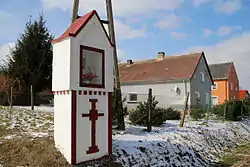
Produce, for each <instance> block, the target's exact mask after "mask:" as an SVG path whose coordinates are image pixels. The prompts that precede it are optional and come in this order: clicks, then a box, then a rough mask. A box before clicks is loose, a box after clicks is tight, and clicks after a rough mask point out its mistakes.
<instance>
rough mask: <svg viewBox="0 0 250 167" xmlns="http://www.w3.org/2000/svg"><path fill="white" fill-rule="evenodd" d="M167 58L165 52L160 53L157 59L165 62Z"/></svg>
mask: <svg viewBox="0 0 250 167" xmlns="http://www.w3.org/2000/svg"><path fill="white" fill-rule="evenodd" d="M164 57H165V52H158V55H157V59H158V60H163V59H164Z"/></svg>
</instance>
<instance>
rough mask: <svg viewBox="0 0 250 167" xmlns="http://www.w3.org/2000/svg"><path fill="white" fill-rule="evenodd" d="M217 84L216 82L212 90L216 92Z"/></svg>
mask: <svg viewBox="0 0 250 167" xmlns="http://www.w3.org/2000/svg"><path fill="white" fill-rule="evenodd" d="M217 86H218V85H217V83H216V82H215V83H214V84H213V85H212V90H216V89H217Z"/></svg>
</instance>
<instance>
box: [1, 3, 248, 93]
mask: <svg viewBox="0 0 250 167" xmlns="http://www.w3.org/2000/svg"><path fill="white" fill-rule="evenodd" d="M72 1H73V0H8V1H3V2H2V3H1V5H0V22H1V24H0V57H1V58H2V59H4V57H5V55H6V54H8V50H9V46H13V43H15V41H16V39H17V38H18V35H19V34H20V33H21V32H22V31H23V28H24V24H25V22H26V21H27V20H28V19H29V18H30V16H32V18H37V17H38V15H39V13H41V12H42V11H43V13H44V16H45V19H46V20H47V26H48V28H49V29H50V31H51V32H52V33H53V34H54V35H55V36H56V37H58V36H59V35H60V34H61V33H63V31H65V29H67V27H68V26H69V24H70V21H71V12H72ZM243 1H245V2H244V3H243ZM246 1H247V0H113V5H114V7H113V8H114V16H115V27H116V34H117V38H118V40H117V42H118V49H119V51H118V52H119V57H120V59H122V60H126V59H133V60H139V59H148V58H154V57H156V55H157V52H158V51H164V52H166V54H167V55H178V54H182V53H189V52H196V51H205V54H206V57H207V60H208V62H209V63H221V62H226V61H233V62H234V63H235V66H236V70H237V73H238V76H239V79H240V86H241V87H242V88H245V89H249V90H250V84H249V83H250V67H249V65H248V64H249V62H250V21H249V17H250V3H246ZM93 9H96V10H97V12H98V13H99V14H100V15H101V17H102V18H103V19H105V18H106V11H105V0H80V11H79V15H83V14H85V13H87V12H89V11H91V10H93Z"/></svg>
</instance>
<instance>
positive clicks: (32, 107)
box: [30, 85, 34, 110]
mask: <svg viewBox="0 0 250 167" xmlns="http://www.w3.org/2000/svg"><path fill="white" fill-rule="evenodd" d="M30 102H31V110H34V97H33V85H31V86H30Z"/></svg>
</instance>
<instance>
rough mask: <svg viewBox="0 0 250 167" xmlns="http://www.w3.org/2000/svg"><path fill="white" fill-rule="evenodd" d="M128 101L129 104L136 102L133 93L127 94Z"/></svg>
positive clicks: (135, 95)
mask: <svg viewBox="0 0 250 167" xmlns="http://www.w3.org/2000/svg"><path fill="white" fill-rule="evenodd" d="M129 101H130V102H137V94H135V93H131V94H129Z"/></svg>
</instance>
